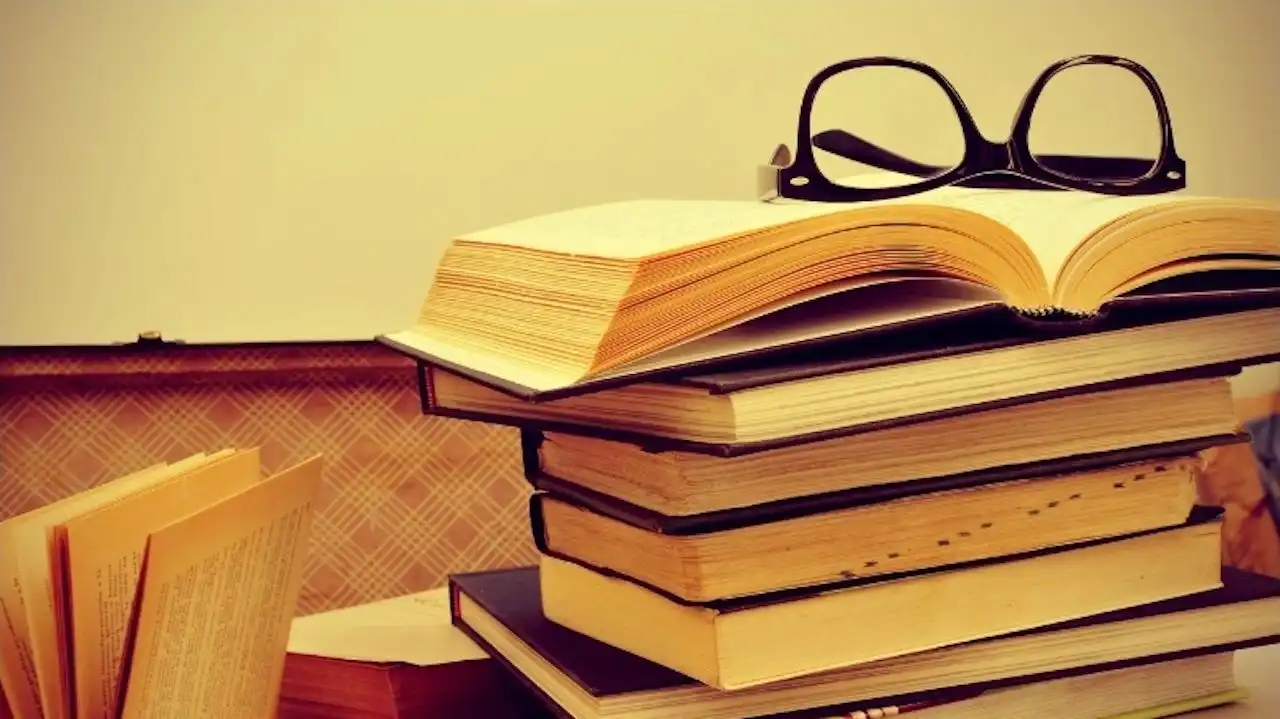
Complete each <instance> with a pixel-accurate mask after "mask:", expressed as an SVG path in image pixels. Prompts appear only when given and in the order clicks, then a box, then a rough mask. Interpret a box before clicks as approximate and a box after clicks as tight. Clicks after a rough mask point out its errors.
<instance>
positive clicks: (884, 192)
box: [772, 54, 1186, 202]
mask: <svg viewBox="0 0 1280 719" xmlns="http://www.w3.org/2000/svg"><path fill="white" fill-rule="evenodd" d="M1081 65H1110V66H1115V67H1120V68H1123V69H1125V70H1128V71H1130V72H1132V73H1134V74H1135V75H1137V76H1138V78H1139V79H1141V80H1142V82H1143V84H1145V85H1146V87H1147V89H1148V90H1149V91H1150V93H1151V98H1152V101H1153V102H1154V103H1155V106H1156V113H1157V116H1158V119H1159V123H1160V133H1161V145H1160V154H1159V156H1158V157H1156V158H1155V160H1154V161H1152V160H1151V159H1150V158H1142V159H1139V158H1112V157H1091V156H1068V155H1056V156H1041V157H1040V158H1039V159H1038V158H1037V157H1036V156H1035V155H1034V154H1033V153H1032V152H1031V150H1030V148H1029V147H1028V140H1027V138H1028V135H1029V134H1030V131H1031V119H1032V115H1033V114H1034V112H1035V107H1036V102H1037V101H1038V100H1039V99H1040V95H1041V94H1042V93H1043V92H1044V89H1045V87H1046V86H1047V85H1048V84H1049V81H1050V80H1052V79H1053V78H1054V77H1055V76H1056V75H1058V74H1059V73H1061V72H1063V71H1064V70H1068V69H1070V68H1073V67H1078V66H1081ZM865 67H898V68H903V69H906V70H914V71H916V72H919V73H922V74H924V75H925V76H927V77H928V78H930V79H931V80H933V81H934V82H936V83H937V84H938V85H939V86H940V87H941V88H942V89H943V91H944V92H946V94H947V97H948V99H950V101H951V105H952V107H953V108H954V109H955V112H956V117H957V118H958V119H959V121H960V127H961V130H962V131H963V133H964V140H965V152H964V157H963V158H962V159H961V161H960V164H958V165H956V166H955V167H953V168H950V169H945V168H934V167H930V166H926V165H920V164H918V163H915V162H912V161H911V160H908V159H906V158H902V157H899V156H897V155H894V154H893V153H891V152H888V151H886V150H883V149H881V148H878V147H876V146H875V145H872V144H870V143H867V142H866V141H863V140H861V139H860V138H857V137H855V136H852V135H850V134H849V133H847V132H844V131H842V130H833V131H826V132H824V133H820V135H821V137H820V136H813V135H812V111H813V101H814V99H815V98H816V97H817V94H818V90H819V88H821V86H822V84H823V83H824V82H826V81H827V80H828V79H830V78H831V77H833V76H835V75H837V74H839V73H842V72H846V71H849V70H855V69H859V68H865ZM815 141H817V143H818V147H819V149H827V150H828V151H832V148H833V147H834V148H835V151H836V152H837V154H842V155H844V156H846V157H849V159H857V160H861V161H868V160H869V161H870V163H869V164H876V165H879V166H880V167H882V168H885V169H893V170H897V171H904V172H906V174H915V175H917V176H919V175H920V174H929V173H931V172H932V171H934V170H940V171H941V172H940V173H939V174H933V175H932V176H925V177H922V178H921V180H920V182H915V183H911V184H908V185H904V186H901V187H886V188H873V187H868V188H858V187H845V186H842V185H837V184H835V183H833V182H832V181H831V180H830V179H829V178H827V177H826V176H825V175H824V174H823V173H822V172H821V171H820V170H819V168H818V165H817V162H816V160H815V158H814V146H815ZM841 144H843V145H844V146H845V151H843V152H841V151H840V150H841V149H842V148H841V147H839V145H841ZM780 149H782V148H780ZM785 154H786V153H785V152H784V153H781V154H780V155H775V157H785ZM851 154H856V156H852V157H851V156H850V155H851ZM1135 163H1141V166H1143V167H1148V166H1149V169H1148V170H1147V171H1146V172H1145V173H1143V174H1142V175H1141V176H1138V177H1129V178H1126V179H1115V178H1116V176H1120V177H1124V175H1125V173H1126V172H1128V173H1131V172H1132V170H1133V168H1134V167H1136V166H1137V165H1135ZM1052 166H1058V167H1060V168H1063V169H1066V168H1074V170H1073V172H1075V173H1083V174H1085V175H1087V176H1081V174H1068V173H1067V172H1064V171H1062V170H1055V169H1053V167H1052ZM772 169H773V171H774V172H775V173H776V176H775V178H774V182H773V183H772V184H773V185H774V188H773V192H774V193H776V194H777V195H778V196H781V197H786V198H790V199H796V200H807V201H811V202H858V201H874V200H887V199H893V198H897V197H905V196H908V195H913V194H917V193H920V192H925V191H928V190H932V189H934V188H937V187H942V186H944V185H962V186H966V187H990V188H1004V189H1035V190H1083V191H1087V192H1094V193H1100V194H1109V195H1149V194H1160V193H1164V192H1172V191H1175V190H1180V189H1183V188H1184V187H1186V162H1184V161H1183V159H1182V158H1181V157H1179V156H1178V153H1177V150H1176V149H1175V147H1174V140H1173V123H1172V121H1171V120H1170V117H1169V107H1168V105H1167V104H1166V102H1165V98H1164V93H1163V91H1161V89H1160V85H1159V83H1158V82H1156V79H1155V77H1154V76H1153V75H1152V74H1151V72H1150V71H1148V70H1147V69H1146V68H1145V67H1143V66H1142V65H1141V64H1139V63H1137V62H1135V61H1133V60H1130V59H1128V58H1124V57H1119V56H1116V55H1095V54H1090V55H1078V56H1076V57H1071V58H1067V59H1064V60H1060V61H1058V62H1055V63H1054V64H1052V65H1050V66H1049V67H1047V68H1045V70H1044V71H1043V72H1041V73H1040V76H1039V77H1038V78H1036V81H1035V82H1034V83H1033V84H1032V86H1031V89H1030V90H1028V91H1027V94H1026V96H1024V97H1023V99H1022V103H1021V105H1020V106H1019V108H1018V112H1017V114H1016V115H1015V117H1014V122H1013V126H1012V129H1011V131H1010V133H1009V139H1008V140H1006V141H1004V142H993V141H991V140H989V139H987V138H986V137H985V136H984V135H983V134H982V131H981V130H979V129H978V125H977V123H976V122H975V121H974V119H973V115H972V113H970V112H969V108H968V107H967V106H966V105H965V103H964V100H963V99H962V98H961V97H960V93H958V92H957V91H956V89H955V87H954V86H953V85H952V84H951V82H950V81H949V80H947V78H946V77H945V76H943V74H942V73H941V72H939V71H938V70H936V69H935V68H933V67H932V66H930V65H928V64H925V63H923V62H919V61H916V60H909V59H905V58H897V57H867V58H860V59H854V60H845V61H843V62H838V63H835V64H833V65H830V66H828V67H826V68H824V69H823V70H821V71H820V72H818V73H817V74H816V75H814V76H813V78H812V79H810V80H809V84H808V86H807V87H806V88H805V92H804V97H803V99H802V100H801V104H800V113H799V119H798V121H797V124H796V152H795V157H794V160H793V161H792V162H790V163H789V164H786V165H785V166H781V165H778V164H775V165H774V166H773V168H772Z"/></svg>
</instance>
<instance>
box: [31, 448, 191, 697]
mask: <svg viewBox="0 0 1280 719" xmlns="http://www.w3.org/2000/svg"><path fill="white" fill-rule="evenodd" d="M211 459H212V458H211V457H209V456H207V455H204V454H200V455H195V456H192V457H188V458H187V459H184V460H182V461H180V462H175V463H174V464H170V465H167V466H162V467H159V468H157V469H154V470H150V471H146V472H140V473H138V474H134V475H129V476H127V477H125V478H122V479H119V480H116V481H113V482H110V483H108V484H105V485H102V487H101V488H95V489H94V490H90V491H88V492H82V493H80V494H76V495H72V496H70V497H67V498H66V499H65V500H63V501H60V502H57V503H55V504H51V505H49V506H48V507H45V508H43V509H40V510H36V511H35V512H33V513H31V514H30V515H24V516H26V517H29V519H28V520H27V521H22V522H19V523H17V524H16V525H15V526H14V528H13V533H12V535H11V536H12V539H13V542H14V547H15V548H16V551H17V554H18V577H19V582H20V584H21V586H22V594H23V597H24V600H25V601H24V609H25V610H26V620H27V621H26V630H27V641H28V644H29V646H30V649H31V657H32V664H33V666H34V669H35V673H36V684H37V685H38V687H39V696H40V705H41V709H42V713H43V715H44V718H45V719H66V717H68V716H69V711H70V704H69V699H70V697H69V696H68V695H67V693H66V691H65V687H64V680H65V678H66V677H65V674H64V671H63V669H64V667H65V666H66V656H65V654H64V651H63V650H64V647H63V645H62V644H61V643H60V641H59V631H58V617H57V604H56V602H55V598H54V587H55V581H54V572H55V571H62V569H63V568H62V565H61V562H59V561H57V560H58V559H59V557H58V555H57V554H56V553H55V551H54V546H53V542H54V529H55V528H56V527H57V526H58V525H60V524H61V523H62V522H65V521H66V520H68V519H71V518H73V517H76V516H79V515H80V514H83V513H85V512H89V511H92V510H94V509H96V508H98V507H102V506H106V505H108V504H110V503H112V502H116V501H119V500H120V499H122V498H124V497H127V496H129V495H130V494H133V493H135V492H141V491H145V490H147V489H149V488H151V487H154V486H157V485H159V484H162V483H164V482H168V481H170V480H172V479H173V478H174V477H176V476H180V475H181V474H183V473H184V472H186V471H188V470H190V469H193V468H195V467H198V466H200V465H202V464H204V463H205V462H207V461H210V460H211ZM19 519H21V518H19Z"/></svg>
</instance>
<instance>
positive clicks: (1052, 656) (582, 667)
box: [450, 567, 1280, 719]
mask: <svg viewBox="0 0 1280 719" xmlns="http://www.w3.org/2000/svg"><path fill="white" fill-rule="evenodd" d="M450 591H451V596H452V608H453V617H454V619H453V621H454V623H455V624H456V625H457V626H458V627H460V628H461V629H462V630H463V631H464V632H466V633H467V634H468V635H469V636H471V637H472V638H474V639H475V640H476V642H477V643H478V644H480V645H481V646H483V647H485V648H486V650H487V651H488V652H489V654H490V655H491V656H493V657H494V658H495V659H496V660H497V661H499V662H501V663H502V664H503V665H504V666H506V667H507V669H508V670H509V671H510V672H511V674H512V675H513V676H515V677H516V678H517V679H518V680H519V681H521V682H522V683H524V684H525V685H526V686H527V687H528V688H529V689H530V690H531V691H532V692H534V693H535V694H536V695H537V696H539V697H540V698H542V700H543V701H544V703H545V704H546V705H547V707H548V708H549V709H550V710H551V711H553V712H554V713H555V714H556V715H557V716H561V717H575V718H577V719H584V718H603V717H631V718H635V719H641V718H643V719H687V718H688V717H691V716H735V717H761V716H773V715H785V714H787V713H794V712H802V711H808V712H811V713H808V714H806V716H810V717H822V716H824V714H823V713H821V712H820V711H818V710H820V709H821V708H822V707H831V706H842V705H844V706H850V707H851V708H850V711H852V710H860V709H865V708H868V707H883V706H901V705H905V704H910V703H912V702H918V701H920V700H922V699H925V698H929V697H933V698H938V697H939V696H940V694H946V695H954V692H955V690H956V689H960V688H967V689H969V690H981V689H985V690H992V689H995V688H998V687H1009V686H1015V685H1018V684H1023V683H1026V682H1031V681H1043V680H1049V679H1054V678H1062V677H1068V676H1080V675H1083V674H1088V673H1095V672H1100V671H1105V670H1108V669H1119V668H1123V667H1132V666H1141V665H1144V664H1150V663H1153V662H1157V661H1172V660H1177V659H1179V658H1188V657H1195V656H1203V655H1209V654H1214V653H1220V652H1226V651H1231V650H1233V649H1237V648H1244V647H1249V646H1258V645H1263V644H1271V643H1275V642H1277V641H1280V580H1277V579H1271V578H1268V577H1264V576H1260V575H1255V574H1250V573H1248V572H1241V571H1239V570H1235V569H1231V568H1224V569H1223V570H1222V587H1221V588H1219V589H1215V590H1211V591H1208V592H1200V593H1197V594H1193V595H1189V596H1185V597H1181V598H1177V599H1171V600H1166V601H1160V602H1156V603H1152V604H1145V605H1140V606H1137V607H1133V608H1129V609H1124V610H1119V611H1114V612H1108V613H1105V614H1100V615H1095V616H1092V617H1086V618H1081V619H1073V620H1070V621H1066V622H1063V623H1058V624H1054V625H1051V626H1045V627H1040V628H1037V629H1033V630H1029V631H1023V632H1019V633H1015V634H1010V635H1005V636H999V637H993V638H990V639H983V640H979V641H975V642H970V643H965V644H960V645H956V646H951V647H946V648H942V649H934V650H930V651H926V652H921V653H917V654H911V655H907V656H902V657H897V658H893V659H887V660H882V661H878V662H873V663H871V664H865V665H861V666H857V667H851V668H847V669H842V670H837V671H833V672H828V673H825V674H821V675H817V676H809V677H802V678H799V679H791V680H784V681H782V682H778V683H774V684H769V685H766V686H761V687H754V688H748V689H741V690H738V691H733V692H724V691H720V690H717V689H714V688H712V687H709V686H706V685H704V684H701V683H699V682H697V681H695V680H694V679H691V678H689V677H687V676H685V675H682V674H680V673H678V672H676V671H673V670H671V669H668V668H666V667H663V666H661V665H658V664H654V663H653V662H650V661H648V660H645V659H643V658H641V657H638V656H636V655H634V654H631V653H628V652H626V651H623V650H621V649H618V648H615V647H612V646H610V645H608V644H605V643H604V642H600V641H597V640H594V639H591V638H590V637H587V636H585V635H583V634H580V633H578V632H575V631H572V630H570V629H566V628H565V627H562V626H560V625H558V624H555V623H554V622H552V621H550V620H548V619H547V618H546V616H545V614H544V612H543V607H542V603H541V598H540V593H539V572H538V569H537V568H536V567H522V568H513V569H500V570H492V571H487V572H477V573H472V574H461V575H455V576H453V577H452V578H451V579H450ZM826 714H827V715H829V714H830V712H827V713H826Z"/></svg>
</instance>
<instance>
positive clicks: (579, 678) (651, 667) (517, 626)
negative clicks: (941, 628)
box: [449, 567, 1280, 717]
mask: <svg viewBox="0 0 1280 719" xmlns="http://www.w3.org/2000/svg"><path fill="white" fill-rule="evenodd" d="M1222 581H1223V586H1222V587H1221V588H1219V589H1216V590H1212V591H1209V592H1201V593H1198V594H1193V595H1189V596H1184V597H1178V598H1176V599H1169V600H1164V601H1160V602H1155V603H1151V604H1146V605H1141V606H1138V607H1131V608H1128V609H1122V610H1118V611H1114V612H1108V613H1105V614H1098V615H1094V616H1092V617H1086V618H1083V619H1075V620H1071V621H1068V622H1062V623H1059V624H1054V625H1050V626H1045V627H1038V628H1035V629H1030V630H1025V631H1022V632H1017V633H1015V634H1011V635H1005V636H1003V637H995V638H992V639H983V640H978V641H977V642H973V644H981V643H999V642H1001V641H1004V640H1005V639H1008V638H1009V637H1016V636H1024V635H1030V634H1048V633H1051V632H1057V631H1065V630H1071V629H1078V628H1083V627H1087V626H1095V625H1102V624H1111V623H1119V622H1126V621H1132V620H1136V619H1143V618H1147V617H1154V616H1158V615H1163V614H1173V613H1176V612H1187V611H1194V610H1198V609H1207V608H1211V607H1215V606H1224V605H1229V604H1236V603H1243V602H1250V601H1258V600H1263V599H1268V598H1271V597H1278V596H1280V579H1272V578H1270V577H1265V576H1262V575H1257V574H1251V573H1249V572H1243V571H1240V570H1237V569H1232V568H1230V567H1224V568H1223V570H1222ZM449 586H450V594H451V599H452V609H453V623H454V625H455V626H457V627H459V628H460V629H461V630H462V631H463V632H465V633H466V634H467V635H468V636H470V637H471V638H472V639H473V640H475V641H476V643H478V644H479V645H480V646H481V647H483V648H484V649H485V650H486V651H487V652H488V653H489V654H490V656H492V657H494V659H495V660H497V661H498V662H500V663H501V664H503V665H504V666H505V667H506V668H507V670H508V671H510V672H511V673H512V674H513V675H514V676H515V677H517V678H518V679H519V680H520V681H521V682H522V683H523V684H524V685H525V686H526V688H528V689H529V690H531V691H532V692H533V693H534V694H535V695H537V696H538V697H540V698H541V699H542V700H543V702H544V703H545V704H546V705H547V707H548V708H549V709H550V710H551V711H552V712H553V713H555V714H556V715H558V716H562V717H567V716H569V715H568V714H567V713H565V712H564V711H563V710H562V709H561V708H560V707H559V706H558V705H557V704H556V703H555V701H554V700H552V699H551V698H550V696H548V695H547V694H546V692H544V691H543V690H541V689H540V688H538V687H537V686H536V685H535V684H534V683H533V682H532V681H531V680H530V679H529V678H528V677H526V676H525V675H524V674H523V673H521V672H520V671H519V670H518V669H516V668H515V666H514V665H513V664H512V663H511V661H510V660H509V659H507V658H506V657H504V656H503V655H502V654H501V653H500V652H498V651H497V650H496V649H495V648H494V647H493V646H492V645H491V644H490V643H489V642H487V641H485V640H484V639H483V638H482V637H481V636H480V635H479V634H478V633H477V632H476V631H475V630H474V629H473V628H471V627H469V626H468V625H467V624H466V622H465V621H464V620H463V618H462V617H461V615H460V613H459V609H458V598H459V596H460V595H463V594H465V595H466V596H467V597H468V598H470V599H471V600H472V601H473V602H475V603H476V604H477V605H479V606H480V607H481V608H482V609H484V611H486V612H487V613H488V614H490V615H491V616H493V617H494V618H495V619H496V620H497V621H498V622H499V623H500V624H502V626H504V627H505V628H506V629H507V630H508V631H510V632H511V633H512V634H513V635H515V637H517V638H518V639H519V640H520V641H521V642H523V643H524V644H525V645H527V646H528V647H530V648H531V649H532V650H533V651H534V652H535V653H537V654H538V655H539V656H540V657H542V658H543V659H544V660H546V661H547V662H548V663H550V664H551V665H552V666H553V667H555V669H557V670H558V671H559V672H560V673H562V674H564V675H565V676H566V677H567V678H568V679H569V680H570V681H572V682H573V683H574V684H576V685H577V686H578V687H580V688H581V689H582V690H583V691H584V692H586V693H587V694H589V695H590V696H592V697H594V698H596V699H607V698H609V697H617V696H622V695H626V694H633V693H638V692H662V691H671V690H679V689H688V688H692V687H696V686H700V685H699V684H698V682H696V681H695V680H693V679H690V678H689V677H686V676H684V675H682V674H679V673H677V672H675V671H672V670H670V669H667V668H666V667H662V666H659V665H657V664H654V663H653V662H650V661H648V660H646V659H642V658H640V657H638V656H635V655H634V654H630V653H628V652H625V651H623V650H621V649H616V648H614V647H612V646H609V645H608V644H605V643H603V642H600V641H597V640H595V639H591V638H590V637H587V636H585V635H583V634H579V633H577V632H575V631H573V630H571V629H567V628H565V627H562V626H560V625H558V624H555V623H553V622H551V621H550V620H548V619H547V618H546V617H545V616H544V615H543V612H542V599H541V595H540V590H539V584H538V569H537V567H519V568H512V569H499V570H493V571H487V572H476V573H470V574H459V575H454V576H452V577H450V580H449ZM1276 642H1280V636H1267V637H1259V638H1255V639H1250V640H1246V641H1242V642H1235V643H1231V644H1220V645H1214V646H1205V647H1197V648H1193V649H1188V650H1184V651H1178V652H1170V653H1166V654H1162V655H1152V656H1147V657H1138V658H1133V659H1127V660H1123V661H1114V662H1108V663H1104V664H1095V665H1091V666H1081V667H1075V668H1072V669H1066V670H1059V671H1052V672H1043V673H1039V674H1032V675H1027V676H1021V677H1012V678H1008V679H1002V680H998V681H992V682H982V683H978V684H971V685H967V686H965V687H953V688H948V689H943V690H938V691H931V692H923V693H916V694H911V695H899V696H892V697H878V698H876V699H875V700H874V701H862V702H857V703H853V704H849V705H847V706H849V707H851V709H857V708H868V707H877V706H885V705H903V704H910V703H913V702H918V701H929V700H933V701H942V700H947V699H952V698H957V696H956V695H957V693H972V692H975V691H981V690H988V689H995V688H999V687H1004V686H1012V685H1018V684H1024V683H1030V682H1035V681H1047V680H1050V679H1058V678H1064V677H1069V676H1078V675H1082V674H1090V673H1094V672H1101V671H1107V670H1110V669H1120V668H1124V667H1130V666H1139V665H1144V664H1149V663H1154V662H1158V661H1171V660H1174V659H1181V658H1186V657H1192V656H1200V655H1205V654H1213V653H1217V652H1223V651H1232V650H1235V649H1243V648H1246V647H1251V646H1261V645H1265V644H1273V643H1276ZM830 709H831V708H830V707H828V708H825V709H824V710H823V711H817V712H815V711H812V710H810V711H807V712H803V713H790V714H780V715H775V716H779V717H783V716H785V717H801V716H823V715H829V713H830ZM851 709H846V711H849V710H851Z"/></svg>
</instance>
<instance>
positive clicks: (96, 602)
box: [62, 449, 261, 719]
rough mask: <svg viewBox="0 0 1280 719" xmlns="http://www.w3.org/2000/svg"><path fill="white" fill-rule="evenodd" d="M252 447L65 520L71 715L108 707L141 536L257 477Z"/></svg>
mask: <svg viewBox="0 0 1280 719" xmlns="http://www.w3.org/2000/svg"><path fill="white" fill-rule="evenodd" d="M260 467H261V465H260V462H259V453H258V450H257V449H246V450H241V451H238V452H236V453H235V454H233V455H230V456H228V457H226V458H224V459H222V460H220V461H217V462H212V463H209V464H206V465H204V466H202V467H199V468H197V469H194V470H192V471H190V472H187V473H185V474H183V475H181V476H179V477H175V478H174V479H173V480H171V481H169V482H165V483H164V484H160V485H157V486H153V487H149V488H147V489H145V490H143V491H140V492H137V493H135V494H133V495H130V496H129V497H127V498H125V499H123V500H121V501H118V502H114V503H112V504H110V505H108V506H105V507H100V508H98V509H96V510H93V511H91V512H87V513H85V514H82V515H80V516H79V517H75V518H73V519H69V520H67V521H66V522H65V523H64V524H63V525H62V530H63V532H64V533H65V537H66V560H67V576H68V579H69V581H68V586H69V600H70V601H69V605H70V606H69V607H68V609H69V618H68V619H69V620H68V621H66V623H65V625H66V626H67V627H68V629H69V634H70V636H71V642H70V646H71V647H72V650H73V656H72V657H71V662H70V666H71V670H70V671H69V672H68V675H69V677H70V678H71V679H72V685H73V692H72V693H71V696H72V698H73V701H72V704H73V707H74V715H75V716H76V717H81V718H88V717H92V718H94V719H106V718H107V717H110V716H112V715H113V713H114V711H115V706H114V705H115V700H116V692H117V691H118V687H119V677H120V663H121V660H122V658H123V656H124V639H125V633H126V631H127V629H128V624H129V618H130V616H131V613H132V611H133V600H134V595H135V593H136V591H137V587H138V580H139V575H140V572H141V566H142V554H143V552H144V551H146V546H147V537H148V536H149V535H150V534H151V533H152V532H154V531H156V530H157V529H160V528H161V527H164V526H166V525H168V524H170V523H172V522H173V521H174V520H176V519H179V518H182V517H185V516H187V515H189V514H191V513H193V512H196V511H198V510H200V509H203V508H205V507H208V506H210V505H212V504H214V503H216V502H218V501H220V500H222V499H225V498H226V497H229V496H231V495H233V494H236V493H238V492H240V491H242V490H244V489H246V488H248V487H250V486H252V485H254V484H256V483H257V482H258V480H259V479H260V478H261V468H260Z"/></svg>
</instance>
